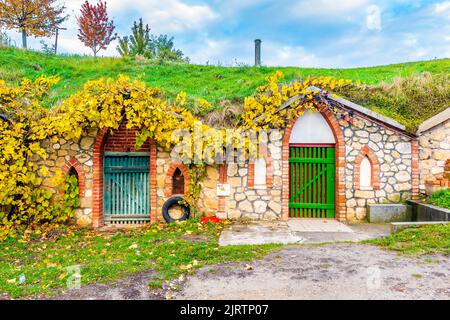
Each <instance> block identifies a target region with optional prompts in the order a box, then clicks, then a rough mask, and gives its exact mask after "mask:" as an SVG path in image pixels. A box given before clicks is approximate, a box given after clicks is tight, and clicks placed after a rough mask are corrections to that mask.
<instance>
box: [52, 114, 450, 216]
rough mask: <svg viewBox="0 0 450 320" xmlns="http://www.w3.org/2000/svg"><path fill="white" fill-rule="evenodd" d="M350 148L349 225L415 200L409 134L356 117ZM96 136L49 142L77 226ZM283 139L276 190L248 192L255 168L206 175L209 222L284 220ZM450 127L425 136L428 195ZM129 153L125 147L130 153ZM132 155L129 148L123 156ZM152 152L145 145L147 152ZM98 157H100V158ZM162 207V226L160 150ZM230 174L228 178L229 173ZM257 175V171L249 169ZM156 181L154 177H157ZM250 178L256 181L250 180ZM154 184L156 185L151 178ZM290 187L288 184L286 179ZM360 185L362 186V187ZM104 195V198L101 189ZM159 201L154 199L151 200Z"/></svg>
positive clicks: (348, 134) (116, 138)
mask: <svg viewBox="0 0 450 320" xmlns="http://www.w3.org/2000/svg"><path fill="white" fill-rule="evenodd" d="M337 126H339V127H340V130H341V131H342V135H343V137H344V138H343V139H344V142H345V153H346V158H345V170H344V172H345V176H344V182H345V207H346V208H345V210H346V218H347V220H350V221H351V220H362V219H365V217H366V207H367V205H368V204H374V203H389V202H391V203H398V202H400V201H401V200H404V199H409V198H410V197H411V193H412V190H413V178H414V177H413V172H412V167H413V154H414V148H413V142H412V141H413V138H412V137H411V136H408V135H406V134H404V133H401V132H397V131H394V130H391V129H389V128H387V127H385V126H383V125H380V124H378V123H377V122H375V121H372V120H368V119H367V118H365V117H362V116H358V115H356V116H355V117H354V118H353V120H352V121H347V120H345V119H338V125H336V127H337ZM124 130H125V131H126V129H125V128H122V127H121V129H120V130H119V133H116V134H114V135H111V136H110V137H109V138H108V137H107V138H106V141H105V147H104V149H107V150H110V151H125V152H126V151H136V150H134V148H133V145H134V136H132V134H133V135H134V133H131V132H123V131H124ZM97 133H98V132H97V131H96V130H93V131H91V132H89V134H88V136H87V137H84V138H82V139H81V140H80V141H65V140H63V139H60V140H59V141H58V142H57V143H51V142H49V141H47V142H45V143H44V144H45V147H46V148H47V149H48V152H49V158H48V159H47V160H46V161H45V162H44V165H46V166H47V167H49V168H50V171H51V172H52V173H56V172H57V171H58V170H59V171H63V172H66V173H67V172H68V171H69V169H70V168H71V167H73V168H74V169H75V170H76V171H77V173H78V175H79V177H80V187H81V191H82V194H81V208H80V209H79V210H77V220H78V222H79V223H80V224H81V225H90V224H92V222H93V221H92V208H93V193H94V191H95V190H93V188H94V187H93V186H94V182H95V179H96V178H95V177H94V172H95V170H94V163H95V161H94V159H93V154H94V144H96V139H97ZM282 139H283V137H282V136H281V134H280V133H279V132H278V131H274V132H272V133H271V134H270V135H269V136H268V137H267V139H266V140H264V139H263V142H265V145H266V148H265V149H266V150H267V151H266V152H267V154H266V156H268V157H270V172H271V175H273V176H272V177H271V179H269V180H270V185H269V186H268V187H266V188H262V187H258V186H256V187H254V186H251V183H250V186H249V169H252V168H251V166H249V164H248V163H241V164H238V163H228V164H227V165H226V166H225V165H217V166H209V167H207V176H206V178H205V179H204V180H203V181H202V182H201V185H202V190H201V193H200V197H199V200H198V202H197V206H198V209H199V213H200V214H206V215H208V216H210V215H215V214H216V213H217V212H219V217H220V218H229V219H251V220H274V219H281V218H282V211H283V208H282V206H283V202H282V193H283V187H284V188H286V187H287V188H289V186H283V175H287V174H288V172H282V171H283V169H282V150H283V142H282V141H283V140H282ZM449 139H450V121H447V122H446V123H444V124H442V125H440V126H438V127H436V128H433V129H431V130H429V131H427V132H425V133H424V134H423V135H422V136H421V137H420V160H421V164H420V170H421V180H420V182H421V189H422V190H424V184H425V180H426V179H427V178H428V177H431V176H432V177H435V176H436V175H439V174H441V173H443V171H444V165H445V160H446V159H448V158H450V140H449ZM124 146H125V147H124ZM124 148H125V149H124ZM142 150H145V151H146V150H148V145H147V144H146V145H145V146H144V147H143V148H142V149H141V150H139V151H142ZM368 153H369V154H370V157H371V159H372V160H373V159H376V161H375V163H376V167H373V168H372V170H374V172H375V173H376V178H377V183H376V184H374V185H373V188H361V187H358V183H357V180H355V179H359V177H358V172H359V170H357V167H358V163H359V162H358V159H360V158H361V155H368ZM96 156H97V155H96ZM155 162H156V169H155V173H154V175H155V176H154V179H155V189H156V190H155V191H156V192H155V198H156V200H155V205H153V206H152V212H153V215H154V216H155V217H156V219H157V220H160V221H161V220H163V218H162V207H163V205H164V203H165V201H166V200H167V199H168V198H169V197H170V196H171V195H170V194H169V193H168V192H167V188H168V186H167V181H168V180H167V173H168V172H170V170H171V167H173V163H174V162H173V160H172V159H171V158H170V154H169V152H168V151H167V150H164V149H163V148H161V147H158V148H157V150H156V161H155ZM223 168H226V170H225V171H224V173H222V169H223ZM250 171H251V170H250ZM152 174H153V173H152ZM250 176H251V175H250ZM152 179H153V178H152ZM285 180H286V179H285ZM219 183H227V184H229V185H230V187H231V193H230V196H227V197H218V195H217V185H218V184H219ZM355 185H356V186H355ZM44 186H46V187H51V182H50V179H49V178H47V179H45V180H44ZM97 192H98V194H99V195H100V196H101V195H102V193H103V191H102V190H97ZM152 201H153V200H152ZM155 212H156V214H155Z"/></svg>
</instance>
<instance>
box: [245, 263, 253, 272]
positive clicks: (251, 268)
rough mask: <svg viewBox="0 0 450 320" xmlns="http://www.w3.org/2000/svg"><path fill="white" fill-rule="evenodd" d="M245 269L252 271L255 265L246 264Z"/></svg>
mask: <svg viewBox="0 0 450 320" xmlns="http://www.w3.org/2000/svg"><path fill="white" fill-rule="evenodd" d="M244 270H246V271H251V270H253V267H252V266H251V265H249V264H246V265H245V266H244Z"/></svg>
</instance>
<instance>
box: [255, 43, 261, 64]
mask: <svg viewBox="0 0 450 320" xmlns="http://www.w3.org/2000/svg"><path fill="white" fill-rule="evenodd" d="M261 43H262V41H261V40H260V39H256V40H255V67H261Z"/></svg>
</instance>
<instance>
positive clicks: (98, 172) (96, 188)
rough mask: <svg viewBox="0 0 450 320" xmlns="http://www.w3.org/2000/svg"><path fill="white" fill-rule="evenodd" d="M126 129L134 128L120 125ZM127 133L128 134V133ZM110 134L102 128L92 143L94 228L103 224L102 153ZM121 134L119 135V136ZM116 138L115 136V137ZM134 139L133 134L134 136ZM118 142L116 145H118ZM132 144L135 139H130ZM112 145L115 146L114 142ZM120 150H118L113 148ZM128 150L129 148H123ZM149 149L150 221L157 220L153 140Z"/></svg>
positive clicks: (154, 147)
mask: <svg viewBox="0 0 450 320" xmlns="http://www.w3.org/2000/svg"><path fill="white" fill-rule="evenodd" d="M122 130H127V131H130V132H133V133H134V134H135V132H136V130H133V129H124V125H121V128H120V129H119V131H122ZM128 135H129V134H128ZM109 136H110V134H109V133H108V129H103V130H101V131H100V132H99V134H98V135H97V139H96V141H95V144H94V151H93V155H94V178H93V190H92V224H93V226H94V228H98V227H100V226H101V225H102V224H103V155H104V152H105V145H106V142H107V140H108V137H109ZM120 136H122V135H119V137H120ZM116 139H117V138H116ZM134 139H135V136H134ZM125 142H127V143H128V142H130V141H128V140H126V141H121V142H120V143H125ZM120 143H118V144H117V145H118V146H120ZM131 143H132V144H134V143H135V140H132V141H131ZM112 146H113V147H114V148H115V146H114V144H112ZM115 151H120V150H115ZM123 151H129V150H123ZM149 151H150V209H151V212H150V216H151V221H152V222H156V221H157V215H156V206H157V196H156V156H157V150H156V144H155V142H154V141H153V140H150V142H149Z"/></svg>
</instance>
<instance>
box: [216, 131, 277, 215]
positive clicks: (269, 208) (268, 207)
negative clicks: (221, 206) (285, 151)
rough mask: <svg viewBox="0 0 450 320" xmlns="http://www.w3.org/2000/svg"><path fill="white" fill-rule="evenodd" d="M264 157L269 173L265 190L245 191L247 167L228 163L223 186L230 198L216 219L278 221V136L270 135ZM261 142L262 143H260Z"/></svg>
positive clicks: (249, 189) (249, 188)
mask: <svg viewBox="0 0 450 320" xmlns="http://www.w3.org/2000/svg"><path fill="white" fill-rule="evenodd" d="M266 140H267V142H266V143H267V150H268V156H269V157H271V164H270V165H271V166H272V168H271V169H272V170H271V171H272V173H273V180H272V186H268V187H266V188H261V187H260V188H258V187H257V186H256V187H249V184H248V173H249V165H248V163H245V164H242V163H241V164H239V163H229V164H228V165H227V167H228V168H227V173H226V175H227V183H228V184H230V186H231V195H230V196H229V197H226V199H225V212H223V213H220V214H219V218H222V219H224V218H228V219H233V220H237V219H247V220H276V219H281V213H282V206H281V203H282V202H281V193H282V187H283V185H282V172H281V150H282V136H281V135H280V133H279V131H273V132H272V133H271V134H270V135H269V136H268V137H267V139H266ZM262 141H263V142H265V140H262Z"/></svg>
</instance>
